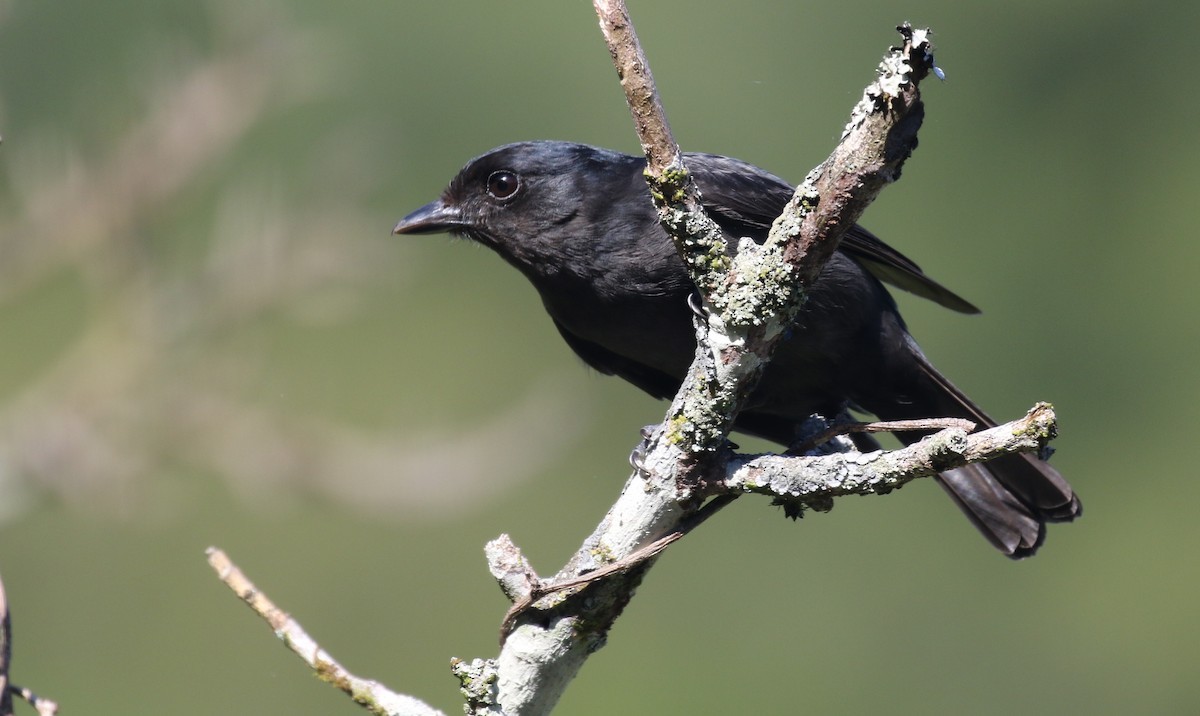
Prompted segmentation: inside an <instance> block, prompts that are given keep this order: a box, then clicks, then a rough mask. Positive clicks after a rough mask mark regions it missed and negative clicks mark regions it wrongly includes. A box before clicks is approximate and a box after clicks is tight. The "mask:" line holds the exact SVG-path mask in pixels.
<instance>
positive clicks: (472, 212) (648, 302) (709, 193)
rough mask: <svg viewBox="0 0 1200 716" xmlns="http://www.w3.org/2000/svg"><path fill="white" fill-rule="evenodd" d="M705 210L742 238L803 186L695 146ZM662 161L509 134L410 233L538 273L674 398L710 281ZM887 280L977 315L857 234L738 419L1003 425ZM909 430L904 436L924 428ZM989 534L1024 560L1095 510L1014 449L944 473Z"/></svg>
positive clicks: (776, 428)
mask: <svg viewBox="0 0 1200 716" xmlns="http://www.w3.org/2000/svg"><path fill="white" fill-rule="evenodd" d="M685 161H686V163H687V166H688V169H689V170H690V171H691V172H692V175H693V176H694V178H695V180H696V184H697V186H698V187H699V189H700V192H701V195H702V197H703V203H704V206H705V209H706V210H707V211H708V212H709V214H710V215H711V216H712V217H713V219H714V220H715V221H716V222H717V223H718V224H720V226H721V227H722V229H724V230H725V231H726V233H728V234H729V235H730V236H731V237H732V238H739V237H743V236H749V237H751V238H753V239H754V240H756V241H762V240H764V238H765V237H766V234H767V230H768V229H769V227H770V225H771V223H772V222H773V221H774V219H775V217H776V216H778V215H779V213H780V212H781V211H782V210H783V206H784V204H785V203H786V202H787V201H788V199H789V198H790V197H791V194H792V187H791V186H790V185H788V184H787V183H786V182H784V181H783V180H782V179H779V178H778V177H775V176H773V175H771V174H768V173H767V172H764V171H763V170H761V169H758V168H757V167H754V166H752V165H750V164H747V163H745V162H742V161H739V160H737V159H731V158H729V157H722V156H718V155H713V154H688V155H687V156H686V160H685ZM644 168H645V160H644V159H642V158H640V157H633V156H629V155H626V154H621V153H618V152H612V151H608V150H605V149H599V148H596V147H589V146H586V145H581V144H571V143H567V142H524V143H518V144H510V145H506V146H503V147H499V148H497V149H494V150H492V151H491V152H488V153H487V154H484V155H483V156H481V157H478V158H476V159H474V160H472V161H471V162H469V163H468V164H467V165H466V167H464V168H463V169H462V171H461V172H459V174H458V175H457V176H456V177H454V179H453V180H452V181H451V182H450V186H449V187H447V188H446V190H445V191H444V192H443V194H442V197H441V198H440V199H438V200H437V201H434V202H432V203H430V204H428V205H426V206H424V207H422V208H420V209H418V210H416V211H415V212H413V213H412V214H410V215H409V216H407V217H405V218H404V219H403V220H402V221H401V222H400V223H399V224H398V225H397V226H396V229H395V233H397V234H420V233H434V232H451V233H455V234H461V235H464V236H467V237H470V238H472V239H474V240H476V241H478V242H479V243H482V244H485V245H487V246H490V247H491V248H492V249H494V250H495V251H496V252H497V253H498V254H500V256H502V257H503V258H504V259H505V260H506V261H508V262H509V263H510V264H512V265H513V266H515V267H516V268H517V269H518V270H519V271H521V272H522V273H523V274H525V276H526V277H527V278H528V279H529V281H530V282H531V283H532V284H533V285H534V287H535V288H536V289H537V291H538V293H539V294H540V296H541V298H542V303H543V304H544V305H545V307H546V311H547V312H548V313H549V314H550V318H551V319H552V320H553V321H554V324H555V326H557V328H558V330H559V332H560V333H561V334H562V336H563V338H564V339H565V340H566V342H567V344H568V345H569V346H571V349H572V350H574V351H575V352H576V353H577V354H579V356H580V357H582V358H583V360H584V361H586V362H587V363H588V364H589V365H591V366H593V367H594V368H596V369H597V370H599V371H601V372H603V373H607V374H610V375H618V376H620V377H622V378H624V379H625V380H627V381H629V382H630V383H633V384H634V385H636V386H638V387H639V388H641V389H642V390H644V391H646V392H648V393H650V394H651V395H654V396H656V397H659V398H667V397H670V396H672V395H674V393H675V391H676V390H677V389H678V387H679V384H680V382H681V380H682V376H683V375H684V373H685V371H686V370H687V368H688V366H689V364H690V363H691V360H692V356H693V353H694V350H695V337H694V334H693V331H692V324H691V320H690V314H689V309H688V306H687V298H688V296H689V295H690V294H691V292H692V291H693V290H694V289H693V286H692V283H691V281H690V279H689V278H688V275H687V272H686V270H685V269H684V266H683V262H682V261H681V260H680V259H679V257H678V255H677V254H676V252H675V247H674V245H673V244H672V243H671V240H670V239H669V238H668V236H667V235H666V233H665V232H664V231H663V229H662V228H661V227H660V226H659V224H658V217H657V214H656V212H655V210H654V207H653V205H652V203H651V201H650V195H649V191H648V189H647V187H646V183H645V180H644V178H643V176H642V171H643V169H644ZM881 281H885V282H887V283H889V284H891V285H893V286H896V287H898V288H901V289H904V290H906V291H910V292H912V293H914V294H916V295H919V296H922V297H925V298H928V299H930V300H932V301H935V302H937V303H939V304H941V305H943V306H946V307H947V308H950V309H953V310H956V311H960V312H964V313H975V312H977V309H976V308H975V307H974V306H972V305H971V304H970V303H968V302H967V301H966V300H964V299H962V298H960V297H959V296H957V295H956V294H954V293H953V292H951V291H950V290H949V289H947V288H945V287H944V286H942V285H940V284H939V283H937V282H936V281H934V280H933V279H931V278H929V277H928V276H926V275H925V274H924V273H923V272H922V271H921V269H920V267H919V266H917V265H916V264H915V263H913V262H912V261H911V260H909V259H908V258H907V257H905V256H904V255H902V254H900V253H899V252H898V251H896V250H895V249H893V248H891V247H889V246H888V245H886V244H884V243H883V242H882V241H880V240H879V239H878V238H876V237H875V236H874V235H872V234H871V233H869V232H868V231H866V230H865V229H863V228H861V227H858V226H855V227H854V228H853V229H851V230H850V231H849V232H848V233H847V234H846V236H845V237H844V238H843V240H842V243H841V245H840V247H839V249H838V251H837V252H836V253H835V254H834V255H833V257H832V258H831V259H830V260H829V263H828V264H826V266H825V268H824V270H823V272H822V273H821V275H820V278H819V279H818V280H817V281H816V282H815V283H814V285H813V286H811V287H810V289H809V292H808V302H807V303H806V305H805V307H804V309H803V310H802V311H801V313H800V315H799V317H798V318H797V320H796V323H795V325H794V326H793V327H792V329H791V331H790V333H789V335H788V337H787V338H785V339H784V340H783V342H782V343H781V344H780V345H779V347H778V348H777V349H776V353H775V356H774V358H773V360H772V362H771V364H770V366H768V368H767V370H766V372H765V374H764V375H763V377H762V380H761V381H760V382H759V385H758V387H757V389H756V390H755V391H754V393H753V394H752V395H751V397H750V399H749V401H748V402H747V404H746V407H745V409H744V411H743V413H742V414H741V416H740V418H739V420H738V423H737V427H738V429H739V430H742V431H744V432H747V433H751V434H755V435H759V436H762V437H765V438H768V439H771V440H774V441H776V442H779V443H781V444H784V445H787V444H789V443H790V442H791V441H792V440H793V439H794V437H795V434H794V433H795V429H796V427H797V425H799V424H800V423H801V422H802V421H804V420H805V419H806V418H808V417H809V416H810V415H812V414H813V413H819V414H821V415H825V416H834V415H837V414H839V413H840V412H841V411H843V410H844V409H846V407H848V406H853V407H855V408H859V409H863V410H866V411H868V412H871V413H874V414H875V415H877V416H879V417H880V418H882V419H884V420H901V419H913V418H929V417H962V418H968V419H970V420H973V421H975V422H976V423H978V424H979V425H980V426H981V427H991V426H994V425H995V422H994V421H992V419H991V418H989V417H988V416H987V415H986V414H985V413H983V411H981V410H980V409H979V408H978V407H976V406H975V405H974V403H972V402H971V401H970V399H969V398H967V397H966V396H965V395H963V394H962V392H960V391H959V390H958V389H957V388H955V387H954V386H953V385H952V384H951V383H950V382H949V381H948V380H947V379H946V378H945V377H944V376H942V375H941V374H940V373H939V372H938V371H937V370H936V369H935V368H934V367H933V366H932V365H931V364H930V363H929V361H928V360H927V359H926V358H925V356H924V354H923V353H922V352H921V350H920V348H918V347H917V344H916V342H915V341H914V340H913V339H912V337H911V336H910V335H909V334H908V331H907V329H906V328H905V325H904V321H903V319H901V318H900V314H899V312H898V311H897V309H896V304H895V302H894V301H893V300H892V297H891V296H890V295H889V294H888V292H887V290H886V289H885V288H884V287H883V285H882V283H880V282H881ZM897 437H899V438H900V440H901V441H903V442H905V443H911V442H914V441H916V440H918V439H920V437H921V435H920V434H911V433H904V434H899V435H898V436H897ZM939 482H940V483H941V485H942V486H943V487H944V488H945V489H946V491H947V492H948V493H949V494H950V496H951V497H952V498H953V499H954V501H955V502H956V503H957V504H958V505H959V507H961V508H962V510H963V511H964V512H965V513H966V514H967V516H968V517H969V518H970V519H971V521H972V522H973V523H974V524H975V526H976V527H978V528H979V530H980V532H982V533H983V534H984V536H985V537H987V538H988V540H989V541H991V543H992V544H993V545H995V546H996V548H997V549H999V550H1000V551H1002V552H1004V553H1005V554H1007V555H1008V556H1010V557H1014V558H1019V557H1025V556H1028V555H1031V554H1033V552H1034V551H1035V550H1036V549H1037V548H1038V547H1039V546H1040V545H1041V543H1042V540H1043V539H1044V537H1045V527H1046V523H1047V522H1056V521H1069V520H1071V519H1074V518H1075V517H1077V516H1078V515H1079V514H1080V512H1081V506H1080V502H1079V500H1078V498H1077V497H1076V496H1075V494H1074V492H1073V491H1072V490H1071V487H1070V485H1068V484H1067V482H1066V480H1064V479H1063V477H1062V476H1061V475H1059V473H1058V472H1057V471H1056V470H1055V469H1054V468H1052V467H1050V465H1048V464H1047V463H1046V462H1044V461H1042V460H1038V459H1036V458H1032V457H1028V456H1024V455H1020V456H1009V457H1005V458H1002V459H1000V460H995V461H992V462H989V463H986V464H975V465H971V466H968V467H965V468H960V469H957V470H952V471H949V472H946V473H944V474H942V475H940V476H939Z"/></svg>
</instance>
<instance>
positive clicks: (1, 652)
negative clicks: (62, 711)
mask: <svg viewBox="0 0 1200 716" xmlns="http://www.w3.org/2000/svg"><path fill="white" fill-rule="evenodd" d="M11 665H12V620H11V619H10V616H9V612H8V596H7V595H6V594H5V592H4V581H3V580H0V716H13V696H20V697H21V698H22V699H24V700H25V701H26V702H27V703H28V704H29V705H30V706H32V707H33V708H34V709H35V710H36V711H37V712H38V714H39V715H40V716H54V715H55V714H57V713H58V703H57V702H55V701H51V700H50V699H45V698H41V697H40V696H38V695H37V694H35V693H33V691H31V690H30V689H27V688H24V687H22V686H17V685H16V684H14V683H12V682H11V681H9V680H8V668H9V666H11Z"/></svg>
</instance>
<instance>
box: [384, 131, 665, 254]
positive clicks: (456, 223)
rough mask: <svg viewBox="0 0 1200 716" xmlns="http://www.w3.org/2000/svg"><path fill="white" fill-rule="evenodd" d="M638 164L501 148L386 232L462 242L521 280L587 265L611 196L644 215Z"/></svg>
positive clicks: (602, 153)
mask: <svg viewBox="0 0 1200 716" xmlns="http://www.w3.org/2000/svg"><path fill="white" fill-rule="evenodd" d="M638 162H639V160H638V159H636V158H634V157H630V156H627V155H624V154H620V153H617V152H612V151H609V150H605V149H599V148H596V147H591V146H587V145H583V144H573V143H569V142H549V141H538V142H521V143H517V144H508V145H505V146H502V147H498V148H496V149H493V150H492V151H490V152H488V153H487V154H484V155H482V156H479V157H476V158H475V159H472V160H471V161H470V162H468V163H467V165H466V166H465V167H463V169H462V170H461V171H460V172H459V173H458V175H457V176H455V177H454V179H453V180H451V182H450V185H449V186H448V187H446V190H445V191H443V192H442V196H441V197H440V198H438V199H437V200H436V201H432V202H430V203H428V204H426V205H425V206H422V207H421V208H419V209H417V210H416V211H414V212H412V213H411V214H409V215H408V216H406V217H404V218H403V219H401V220H400V223H398V224H396V228H395V229H394V231H393V233H395V234H430V233H442V232H445V233H451V234H458V235H462V236H466V237H469V238H471V239H474V240H475V241H478V242H480V243H482V244H485V245H487V246H490V247H491V248H493V249H495V250H496V251H497V252H498V253H499V254H500V255H501V256H503V257H504V258H505V259H507V260H508V261H509V262H510V263H512V264H513V265H515V266H517V268H519V269H521V270H522V271H524V272H525V273H541V274H545V273H555V272H557V271H558V270H560V269H562V268H563V267H564V266H573V267H574V266H581V265H588V264H589V263H590V261H588V260H587V257H589V256H592V257H594V255H595V254H594V252H595V251H596V250H597V248H598V247H599V246H600V245H602V244H604V243H605V240H604V239H605V236H608V235H612V233H611V232H610V231H608V229H610V228H611V226H610V223H611V221H612V219H611V218H610V216H609V215H610V213H611V212H610V207H611V202H612V200H613V199H614V198H615V197H620V196H624V195H625V191H627V188H628V187H630V186H632V187H634V188H635V189H637V190H639V191H641V192H643V193H645V196H646V207H647V211H648V212H652V209H650V208H649V207H650V205H649V194H648V192H647V190H646V188H645V184H644V183H643V182H642V179H641V172H640V171H639V170H638V168H637V164H638ZM634 182H637V183H634ZM648 215H649V216H651V217H652V213H650V214H648Z"/></svg>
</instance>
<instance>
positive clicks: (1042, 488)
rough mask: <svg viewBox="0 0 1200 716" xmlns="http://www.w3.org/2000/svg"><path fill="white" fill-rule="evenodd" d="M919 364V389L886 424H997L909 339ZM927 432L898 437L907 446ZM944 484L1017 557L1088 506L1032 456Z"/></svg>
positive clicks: (952, 473) (984, 466) (950, 477)
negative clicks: (936, 420) (935, 420)
mask: <svg viewBox="0 0 1200 716" xmlns="http://www.w3.org/2000/svg"><path fill="white" fill-rule="evenodd" d="M908 341H909V343H910V345H911V348H912V352H913V355H914V357H915V358H916V362H917V368H918V372H917V381H918V383H919V387H917V388H915V389H914V390H913V391H912V392H911V393H910V395H909V396H908V398H910V400H909V401H905V403H904V404H903V405H893V406H892V407H891V408H890V409H888V410H885V411H883V413H881V414H880V415H879V417H880V418H882V419H884V420H895V419H911V418H931V417H952V418H966V419H968V420H971V421H973V422H975V423H976V424H977V425H978V426H979V428H980V429H984V428H990V427H995V426H996V422H995V421H994V420H992V419H991V418H990V417H989V416H988V415H987V414H986V413H984V412H983V411H982V410H980V409H979V407H978V406H977V405H975V403H973V402H971V399H970V398H968V397H967V396H966V395H964V394H963V392H962V391H960V390H959V389H958V388H956V387H955V386H954V384H953V383H951V382H950V381H949V380H948V379H946V377H945V376H943V375H942V374H941V373H939V372H938V370H937V369H936V368H934V367H933V365H932V364H931V363H930V362H929V360H928V359H927V358H925V355H924V354H923V353H922V352H921V349H920V348H919V347H918V346H917V345H916V343H915V342H914V341H913V340H912V339H911V338H908ZM923 435H924V434H922V433H898V434H897V435H896V437H897V438H899V439H900V441H901V442H903V443H905V444H906V445H907V444H911V443H914V442H916V441H918V440H920V439H921V438H922V437H923ZM938 482H939V483H940V484H941V486H942V487H943V488H944V489H945V490H946V492H947V493H948V494H949V495H950V497H951V499H953V500H954V502H955V504H957V505H958V506H959V507H960V508H961V509H962V511H963V512H964V513H965V514H966V515H967V517H968V518H969V519H970V520H971V522H972V523H973V524H974V525H975V527H976V528H978V529H979V531H980V532H981V533H983V536H984V537H987V539H988V541H989V542H991V543H992V544H993V545H995V547H996V549H999V550H1000V551H1001V552H1003V553H1004V554H1006V555H1007V556H1009V557H1012V558H1013V559H1021V558H1023V557H1028V556H1030V555H1032V554H1033V553H1034V552H1036V551H1037V548H1038V547H1040V546H1041V544H1042V541H1043V540H1044V539H1045V537H1046V523H1047V522H1070V521H1071V520H1073V519H1075V518H1076V517H1078V516H1079V515H1081V514H1082V513H1083V505H1082V503H1080V501H1079V498H1078V497H1076V496H1075V492H1074V491H1073V490H1072V489H1071V486H1070V485H1069V484H1068V483H1067V481H1066V479H1064V478H1063V476H1062V475H1060V474H1059V472H1058V470H1055V469H1054V468H1053V467H1051V466H1050V464H1049V463H1047V462H1046V461H1044V460H1040V459H1038V458H1036V457H1033V456H1031V455H1027V454H1024V453H1022V454H1017V455H1005V456H1004V457H1000V458H997V459H995V460H990V461H988V462H986V463H974V464H971V465H967V466H965V467H960V468H957V469H954V470H949V471H947V472H944V473H942V474H940V475H939V476H938Z"/></svg>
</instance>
